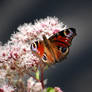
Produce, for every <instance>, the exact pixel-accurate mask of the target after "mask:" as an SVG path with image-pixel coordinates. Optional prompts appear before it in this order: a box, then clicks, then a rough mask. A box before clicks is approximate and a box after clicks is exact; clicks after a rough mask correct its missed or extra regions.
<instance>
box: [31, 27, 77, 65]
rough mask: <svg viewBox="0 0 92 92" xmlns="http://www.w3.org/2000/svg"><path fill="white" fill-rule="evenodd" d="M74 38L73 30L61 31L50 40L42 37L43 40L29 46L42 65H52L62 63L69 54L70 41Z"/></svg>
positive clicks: (74, 32) (74, 31)
mask: <svg viewBox="0 0 92 92" xmlns="http://www.w3.org/2000/svg"><path fill="white" fill-rule="evenodd" d="M75 36H76V30H75V29H74V28H68V29H65V30H62V31H60V32H58V33H56V34H54V35H52V36H51V37H50V38H48V39H47V38H46V36H45V35H43V40H41V41H36V42H34V43H32V44H31V50H32V52H34V53H35V54H36V55H37V56H38V57H39V58H40V59H41V60H42V61H43V62H44V63H46V64H54V63H56V62H59V61H62V60H63V59H64V58H65V57H66V56H67V55H68V53H69V49H70V48H69V47H70V46H71V42H72V39H73V38H74V37H75Z"/></svg>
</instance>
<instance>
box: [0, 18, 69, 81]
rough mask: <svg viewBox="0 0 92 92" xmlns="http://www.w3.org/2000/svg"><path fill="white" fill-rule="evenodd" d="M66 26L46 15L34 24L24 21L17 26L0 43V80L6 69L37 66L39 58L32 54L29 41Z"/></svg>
mask: <svg viewBox="0 0 92 92" xmlns="http://www.w3.org/2000/svg"><path fill="white" fill-rule="evenodd" d="M66 28H67V26H66V25H64V24H63V23H62V22H60V21H59V20H58V18H56V17H47V18H45V19H40V20H39V21H38V20H36V22H35V23H34V24H31V23H29V24H28V23H25V24H24V25H21V26H19V27H18V32H16V33H14V34H12V36H11V38H10V40H9V41H8V42H7V43H6V44H4V45H2V44H1V43H0V80H1V79H3V78H5V74H7V72H6V70H8V71H10V69H14V68H16V67H14V64H16V65H18V66H17V67H23V66H26V67H32V66H37V64H39V63H40V60H39V58H38V57H37V56H35V55H34V54H32V51H31V49H30V45H31V43H33V42H34V41H36V40H43V39H42V35H46V37H47V38H48V37H50V36H51V35H53V34H55V33H57V32H59V31H62V30H63V29H66Z"/></svg>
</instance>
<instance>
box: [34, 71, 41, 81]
mask: <svg viewBox="0 0 92 92" xmlns="http://www.w3.org/2000/svg"><path fill="white" fill-rule="evenodd" d="M35 76H36V79H38V80H39V79H40V71H39V70H37V72H36V73H35Z"/></svg>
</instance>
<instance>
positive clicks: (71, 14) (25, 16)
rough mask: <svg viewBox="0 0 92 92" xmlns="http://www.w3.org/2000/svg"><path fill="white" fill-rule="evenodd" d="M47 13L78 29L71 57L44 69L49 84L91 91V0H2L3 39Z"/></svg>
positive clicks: (73, 91) (76, 91) (72, 90)
mask: <svg viewBox="0 0 92 92" xmlns="http://www.w3.org/2000/svg"><path fill="white" fill-rule="evenodd" d="M47 16H52V17H53V16H56V17H58V18H60V20H61V21H63V22H64V24H66V25H68V26H70V27H74V28H76V31H77V36H76V37H75V39H74V40H73V43H72V47H71V50H70V53H69V55H68V58H67V59H66V60H64V62H61V63H58V64H56V65H55V66H52V67H51V68H49V69H48V70H47V71H46V72H45V76H44V77H45V78H47V79H48V84H47V86H53V87H54V86H60V87H61V88H62V89H63V90H64V92H92V59H91V58H92V49H91V48H92V40H91V39H92V31H91V29H92V0H0V41H2V42H3V43H5V42H7V41H8V40H9V38H10V35H11V34H12V33H13V32H14V31H16V30H17V27H18V26H19V25H22V24H24V23H25V22H26V23H29V22H32V23H33V22H34V20H35V19H40V18H45V17H47Z"/></svg>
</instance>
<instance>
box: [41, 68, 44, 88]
mask: <svg viewBox="0 0 92 92" xmlns="http://www.w3.org/2000/svg"><path fill="white" fill-rule="evenodd" d="M43 73H44V69H43V68H41V84H42V88H43V89H44V78H43V77H44V76H43Z"/></svg>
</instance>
